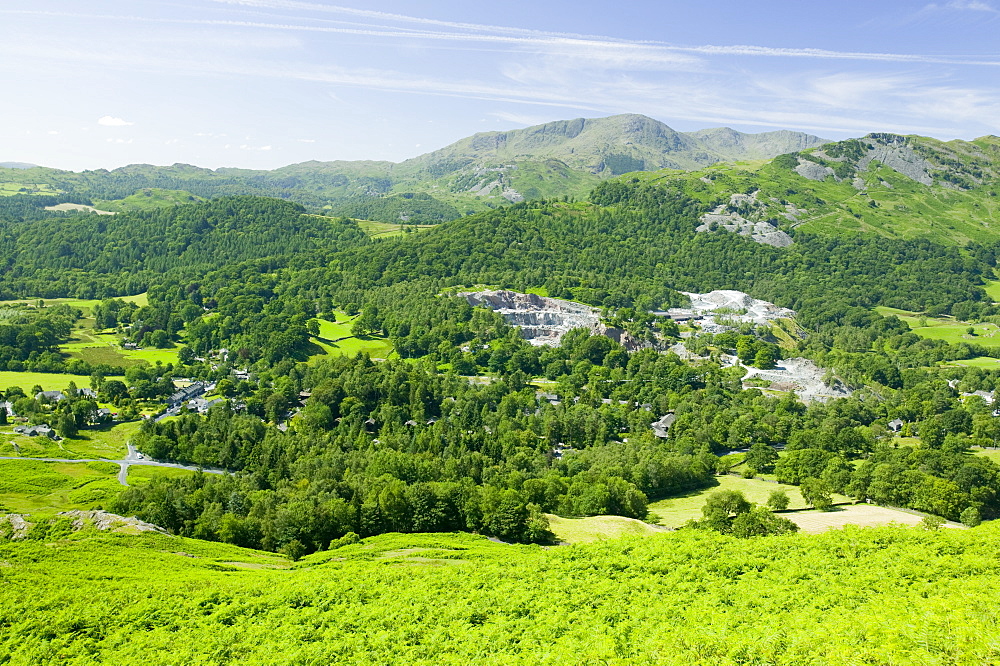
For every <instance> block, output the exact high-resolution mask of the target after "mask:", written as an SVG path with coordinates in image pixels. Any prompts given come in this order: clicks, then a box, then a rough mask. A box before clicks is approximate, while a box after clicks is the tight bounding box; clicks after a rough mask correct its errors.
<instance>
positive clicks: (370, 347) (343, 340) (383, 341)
mask: <svg viewBox="0 0 1000 666" xmlns="http://www.w3.org/2000/svg"><path fill="white" fill-rule="evenodd" d="M334 316H335V317H336V320H335V321H330V320H327V319H320V320H319V336H317V337H314V338H310V340H311V341H312V342H313V344H315V345H316V346H317V348H318V349H319V350H320V351H318V352H316V353H315V354H313V355H312V356H311V357H310V359H309V360H310V361H315V360H317V359H321V358H323V357H324V356H343V355H347V356H354V355H356V354H360V353H366V354H368V355H369V356H371V357H372V358H388V357H389V355H390V354H391V353H392V351H393V350H392V343H391V342H389V340H388V339H387V338H381V337H375V336H367V335H365V336H360V337H358V336H355V335H353V334H352V333H351V325H352V324H353V322H354V319H355V318H356V317H357V315H355V316H354V317H350V316H348V315H347V314H346V313H344V312H334Z"/></svg>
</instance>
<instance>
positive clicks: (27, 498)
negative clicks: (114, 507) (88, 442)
mask: <svg viewBox="0 0 1000 666" xmlns="http://www.w3.org/2000/svg"><path fill="white" fill-rule="evenodd" d="M117 475H118V465H115V464H113V463H103V462H96V463H53V462H42V461H39V460H0V507H2V508H3V511H8V512H14V513H30V514H32V515H34V516H38V515H51V514H54V513H57V512H59V511H69V510H72V509H93V508H95V507H98V506H103V505H104V504H105V503H106V502H108V501H110V500H111V499H112V498H113V497H114V496H115V495H117V494H118V493H120V492H121V491H122V488H123V486H122V485H121V484H119V483H118V479H117Z"/></svg>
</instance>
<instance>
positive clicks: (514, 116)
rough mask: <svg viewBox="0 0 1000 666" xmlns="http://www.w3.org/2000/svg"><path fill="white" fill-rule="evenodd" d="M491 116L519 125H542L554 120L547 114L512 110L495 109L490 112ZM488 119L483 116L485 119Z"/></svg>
mask: <svg viewBox="0 0 1000 666" xmlns="http://www.w3.org/2000/svg"><path fill="white" fill-rule="evenodd" d="M490 115H491V116H493V117H494V118H496V119H497V120H504V121H506V122H509V123H514V124H517V125H528V126H531V125H541V124H542V123H544V122H548V121H549V120H552V118H549V117H547V116H538V115H530V114H527V113H515V112H511V111H493V112H491V113H490ZM485 120H486V119H485V118H483V121H485Z"/></svg>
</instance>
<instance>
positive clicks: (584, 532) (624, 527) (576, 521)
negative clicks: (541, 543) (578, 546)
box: [546, 514, 662, 543]
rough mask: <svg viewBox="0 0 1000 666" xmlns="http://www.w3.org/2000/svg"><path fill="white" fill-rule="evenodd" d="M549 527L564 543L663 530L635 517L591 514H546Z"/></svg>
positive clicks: (645, 533) (642, 534)
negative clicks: (571, 515) (585, 515)
mask: <svg viewBox="0 0 1000 666" xmlns="http://www.w3.org/2000/svg"><path fill="white" fill-rule="evenodd" d="M546 515H547V517H548V519H549V528H550V529H551V530H552V532H553V534H555V535H556V538H558V539H559V541H561V542H564V543H591V542H592V541H600V540H601V539H614V538H616V537H620V536H625V535H641V536H645V535H649V534H656V533H658V532H661V531H662V530H660V529H657V528H656V527H653V526H652V525H649V524H647V523H644V522H642V521H641V520H636V519H635V518H624V517H622V516H590V517H587V518H563V517H561V516H556V515H554V514H546Z"/></svg>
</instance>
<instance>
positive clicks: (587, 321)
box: [461, 289, 649, 350]
mask: <svg viewBox="0 0 1000 666" xmlns="http://www.w3.org/2000/svg"><path fill="white" fill-rule="evenodd" d="M461 295H462V296H465V298H466V300H468V301H469V304H470V305H474V306H483V307H488V308H490V309H491V310H494V311H495V312H498V313H500V314H501V315H503V318H504V320H505V321H506V322H507V323H508V324H510V325H511V326H516V327H517V328H518V329H519V330H520V332H521V337H523V338H524V339H525V340H527V341H528V342H529V343H531V344H532V345H536V346H541V345H553V346H554V345H558V344H559V341H560V340H561V339H562V336H563V335H564V334H565V333H567V332H568V331H570V330H572V329H574V328H586V329H588V330H589V331H590V332H591V333H592V334H593V335H604V336H607V337H609V338H611V339H612V340H614V341H616V342H618V343H620V344H622V345H623V346H624V347H625V348H626V349H629V350H635V349H639V348H641V347H644V346H649V343H645V342H641V341H639V340H636V339H635V338H633V337H632V336H631V335H630V334H629V333H628V332H627V331H623V330H622V329H620V328H611V327H608V326H605V325H604V324H602V323H601V317H600V314H599V311H598V310H597V309H596V308H593V307H591V306H589V305H583V304H582V303H574V302H572V301H564V300H562V299H559V298H548V297H546V296H538V295H536V294H521V293H518V292H516V291H508V290H506V289H501V290H496V291H493V290H490V291H477V292H467V293H463V294H461Z"/></svg>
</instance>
